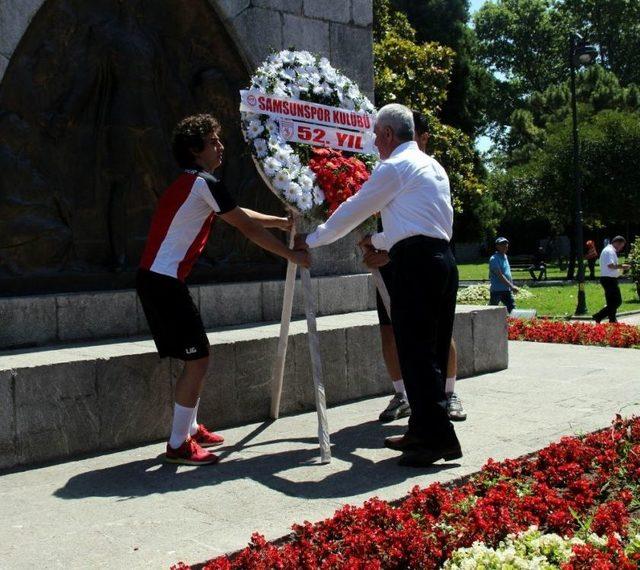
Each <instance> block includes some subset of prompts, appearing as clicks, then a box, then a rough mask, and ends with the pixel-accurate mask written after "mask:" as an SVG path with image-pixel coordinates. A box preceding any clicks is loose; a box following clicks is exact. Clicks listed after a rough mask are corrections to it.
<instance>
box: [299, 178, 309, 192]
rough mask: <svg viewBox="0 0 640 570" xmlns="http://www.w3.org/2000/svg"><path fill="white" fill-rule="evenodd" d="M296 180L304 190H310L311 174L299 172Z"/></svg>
mask: <svg viewBox="0 0 640 570" xmlns="http://www.w3.org/2000/svg"><path fill="white" fill-rule="evenodd" d="M298 182H299V183H300V186H301V187H302V189H303V190H304V191H305V192H310V191H311V190H312V189H313V178H311V176H307V175H306V174H300V177H299V178H298Z"/></svg>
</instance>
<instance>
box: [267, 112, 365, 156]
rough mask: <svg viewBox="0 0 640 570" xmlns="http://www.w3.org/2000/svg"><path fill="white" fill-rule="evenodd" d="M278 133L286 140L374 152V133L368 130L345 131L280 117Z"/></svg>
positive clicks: (343, 149) (360, 151)
mask: <svg viewBox="0 0 640 570" xmlns="http://www.w3.org/2000/svg"><path fill="white" fill-rule="evenodd" d="M280 134H281V135H282V138H283V139H284V140H285V141H287V142H294V143H302V144H310V145H313V146H323V147H327V146H328V147H330V148H333V149H335V150H342V151H346V152H358V153H365V154H375V151H376V147H375V146H374V144H373V142H374V140H375V135H374V134H373V133H372V132H369V131H364V132H362V131H347V130H345V129H336V128H334V127H327V126H325V125H317V124H316V123H301V122H299V121H292V120H290V119H280Z"/></svg>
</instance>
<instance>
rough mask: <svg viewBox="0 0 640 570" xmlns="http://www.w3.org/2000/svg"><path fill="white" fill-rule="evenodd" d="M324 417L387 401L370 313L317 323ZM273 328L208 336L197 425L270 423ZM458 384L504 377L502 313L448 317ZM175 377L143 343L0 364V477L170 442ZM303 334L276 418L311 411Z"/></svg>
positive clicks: (60, 351)
mask: <svg viewBox="0 0 640 570" xmlns="http://www.w3.org/2000/svg"><path fill="white" fill-rule="evenodd" d="M318 330H319V334H320V347H321V351H322V362H323V374H324V381H325V387H326V394H327V402H328V404H329V405H333V404H338V403H341V402H345V401H349V400H354V399H357V398H362V397H365V396H372V395H377V394H384V393H388V392H390V391H391V390H390V388H391V385H390V382H389V379H388V377H387V374H386V371H385V368H384V363H383V360H382V355H381V350H380V338H379V332H378V319H377V314H376V312H375V311H363V312H357V313H350V314H341V315H332V316H325V317H319V318H318ZM278 335H279V324H277V323H276V324H251V325H244V326H236V327H225V328H221V329H217V330H214V331H211V332H210V333H209V340H210V342H211V346H212V351H211V353H212V354H211V364H210V367H209V372H208V378H207V381H206V385H205V389H204V393H203V396H202V402H201V404H200V415H199V417H200V419H201V421H203V422H205V423H207V424H208V425H211V426H213V427H215V428H216V429H219V428H224V427H228V426H232V425H239V424H246V423H248V422H252V421H259V420H264V419H267V418H268V417H269V409H270V379H271V370H272V367H273V363H274V360H275V354H276V347H277V343H278ZM454 336H455V338H456V341H457V343H458V353H459V362H458V367H459V377H465V376H471V375H475V374H479V373H483V372H489V371H495V370H502V369H504V368H506V367H507V329H506V313H505V310H504V308H499V307H474V306H463V307H459V308H458V312H457V314H456V322H455V330H454ZM180 370H181V363H180V362H178V361H175V360H170V359H165V360H160V359H159V358H158V356H157V354H156V352H155V347H154V345H153V342H152V341H151V340H145V339H143V338H139V339H128V340H124V341H117V342H110V343H101V344H78V345H76V346H69V347H63V348H47V349H29V350H20V351H9V352H3V353H0V468H3V467H12V466H15V465H25V464H31V463H36V462H41V461H48V460H60V459H67V458H71V457H74V456H76V455H78V454H82V453H89V452H95V451H104V450H108V449H116V448H122V447H127V446H132V445H139V444H144V443H149V442H152V441H157V440H159V439H162V438H165V437H167V435H168V431H169V429H170V422H171V414H172V405H173V404H172V402H173V388H174V384H175V379H176V378H177V376H178V374H179V373H180ZM314 405H315V403H314V392H313V381H312V378H311V366H310V359H309V350H308V344H307V334H306V322H305V321H294V322H292V324H291V336H290V339H289V352H288V355H287V363H286V369H285V377H284V390H283V394H282V407H281V412H282V413H283V414H292V413H296V412H301V411H303V410H309V409H313V407H314Z"/></svg>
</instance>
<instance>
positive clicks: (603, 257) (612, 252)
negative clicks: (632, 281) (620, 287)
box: [600, 243, 620, 277]
mask: <svg viewBox="0 0 640 570" xmlns="http://www.w3.org/2000/svg"><path fill="white" fill-rule="evenodd" d="M610 263H613V264H615V265H618V252H617V251H616V248H615V247H613V244H611V243H610V244H609V245H608V246H607V247H605V248H604V249H603V250H602V253H601V254H600V275H601V276H602V277H619V276H620V270H619V269H618V268H616V269H611V268H610V267H609V264H610Z"/></svg>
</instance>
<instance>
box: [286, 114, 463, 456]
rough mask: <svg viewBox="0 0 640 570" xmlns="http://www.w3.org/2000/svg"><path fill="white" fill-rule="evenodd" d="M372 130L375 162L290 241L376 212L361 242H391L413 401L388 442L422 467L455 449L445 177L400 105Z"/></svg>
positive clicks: (395, 319)
mask: <svg viewBox="0 0 640 570" xmlns="http://www.w3.org/2000/svg"><path fill="white" fill-rule="evenodd" d="M374 132H375V135H376V141H375V144H376V147H377V148H378V150H379V152H380V158H381V159H382V162H381V164H380V165H379V166H378V167H377V168H376V169H375V170H374V171H373V173H372V174H371V177H370V178H369V180H368V181H367V182H365V183H364V185H363V186H362V188H361V189H360V191H359V192H358V193H357V194H355V195H354V196H352V197H351V198H349V199H348V200H347V201H345V202H344V203H343V204H341V205H340V207H339V208H338V209H337V210H336V211H335V212H334V213H333V214H332V215H331V217H330V218H329V219H328V220H327V221H326V222H325V223H324V224H321V225H320V226H318V228H316V230H315V231H314V232H313V233H311V234H309V235H308V236H307V235H304V234H300V235H299V236H297V238H296V246H295V249H299V248H301V247H309V248H315V247H319V246H322V245H327V244H329V243H332V242H334V241H336V240H337V239H340V238H341V237H343V236H345V235H347V234H348V233H349V232H350V231H351V230H353V229H354V228H356V227H357V226H358V225H360V224H361V223H362V222H364V221H365V220H366V219H367V218H369V217H370V216H372V215H373V214H375V213H377V212H380V213H381V215H382V224H383V226H384V231H383V232H379V233H376V234H374V235H372V236H371V237H370V238H366V239H365V240H363V245H364V246H365V247H366V246H369V245H371V246H373V248H375V249H377V250H385V251H388V252H389V255H390V257H391V260H392V261H393V263H394V271H393V287H392V288H391V289H392V291H391V322H392V325H393V332H394V335H395V339H396V346H397V349H398V357H399V360H400V368H401V371H402V378H403V381H404V384H405V387H406V390H407V397H408V400H409V405H410V406H411V416H410V417H409V426H408V430H407V432H406V433H405V434H404V435H402V436H398V437H388V438H386V439H385V446H386V447H388V448H390V449H394V450H397V451H401V452H403V456H402V457H401V458H400V461H399V464H400V465H405V466H411V467H425V466H428V465H431V464H432V463H433V462H435V461H438V460H439V459H444V460H445V461H450V460H453V459H458V458H460V457H462V450H461V448H460V442H459V441H458V438H457V437H456V433H455V430H454V428H453V424H452V423H451V421H450V419H449V416H448V415H447V397H446V393H445V374H446V369H447V360H448V356H449V348H450V344H451V335H452V332H453V320H454V317H455V306H456V293H457V289H458V268H457V266H456V262H455V259H454V257H453V254H452V252H451V249H450V247H449V242H450V241H451V237H452V226H453V207H452V205H451V192H450V188H449V178H448V177H447V174H446V172H445V170H444V169H443V168H442V166H440V164H438V162H437V161H436V160H435V159H433V158H432V157H430V156H428V155H426V154H424V153H423V152H422V151H421V150H420V149H419V148H418V145H417V144H416V142H415V141H414V136H415V127H414V123H413V115H412V112H411V110H410V109H408V108H407V107H405V106H404V105H397V104H391V105H386V106H384V107H382V109H380V111H379V112H378V115H377V118H376V124H375V129H374Z"/></svg>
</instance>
